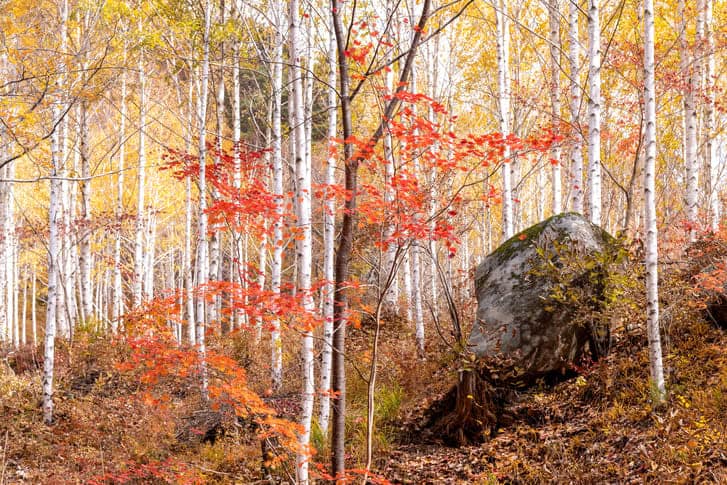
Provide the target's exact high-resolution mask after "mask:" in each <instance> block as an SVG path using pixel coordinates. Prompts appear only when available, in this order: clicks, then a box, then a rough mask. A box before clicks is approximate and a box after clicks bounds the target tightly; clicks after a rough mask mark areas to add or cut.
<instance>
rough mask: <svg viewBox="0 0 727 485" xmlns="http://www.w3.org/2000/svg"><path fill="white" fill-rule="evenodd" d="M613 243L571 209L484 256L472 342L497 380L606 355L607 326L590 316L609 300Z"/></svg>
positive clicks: (527, 377) (523, 380) (528, 379)
mask: <svg viewBox="0 0 727 485" xmlns="http://www.w3.org/2000/svg"><path fill="white" fill-rule="evenodd" d="M615 246H616V245H615V240H614V238H613V237H612V236H610V235H609V234H608V233H607V232H605V231H604V230H603V229H601V228H600V227H598V226H596V225H594V224H592V223H590V222H589V221H587V220H586V219H584V218H583V217H582V216H580V215H578V214H573V213H569V214H560V215H557V216H553V217H551V218H550V219H547V220H545V221H543V222H541V223H539V224H537V225H535V226H532V227H530V228H529V229H526V230H524V231H522V232H521V233H519V234H517V235H515V236H514V237H513V238H511V239H509V240H508V241H506V242H505V243H504V244H502V246H500V247H499V248H498V249H497V250H495V251H494V252H493V253H492V254H490V255H489V256H487V258H485V260H484V261H483V262H482V264H480V266H479V267H478V268H477V270H476V272H475V288H476V293H477V302H478V305H477V320H476V322H475V324H474V326H473V328H472V333H471V335H470V337H469V347H470V350H471V351H472V352H473V353H474V354H475V355H476V356H477V357H478V360H479V361H483V362H491V363H492V365H491V366H489V368H490V369H494V370H493V377H494V379H495V380H500V381H506V382H508V383H509V384H530V383H532V382H534V381H535V380H536V379H538V378H541V377H543V376H545V375H548V374H553V373H556V372H558V373H560V372H563V371H565V370H566V369H568V368H569V367H572V365H573V364H577V363H578V362H579V361H580V360H581V359H582V358H583V357H584V356H586V355H589V356H590V357H591V358H593V359H594V360H595V359H597V358H599V357H600V356H601V355H603V354H605V353H606V352H608V349H609V346H610V331H609V327H608V323H607V322H605V323H604V322H601V321H599V319H597V318H595V315H597V314H598V312H599V310H600V307H601V306H602V305H603V304H604V302H605V301H606V300H607V298H606V295H605V294H604V292H605V288H606V283H607V278H608V275H609V271H610V268H609V266H610V264H611V262H613V260H614V257H612V255H613V254H614V252H613V248H614V247H615ZM584 310H585V311H584ZM590 317H594V318H590ZM584 320H585V321H584Z"/></svg>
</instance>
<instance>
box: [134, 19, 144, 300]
mask: <svg viewBox="0 0 727 485" xmlns="http://www.w3.org/2000/svg"><path fill="white" fill-rule="evenodd" d="M140 27H141V25H140ZM145 125H146V67H145V65H144V47H143V46H142V48H141V52H140V53H139V153H138V156H139V164H138V166H137V188H136V190H137V192H136V223H135V226H134V281H133V287H132V288H133V290H132V294H133V299H134V307H138V306H139V305H141V302H142V300H143V295H144V293H143V291H144V274H145V273H144V271H145V268H144V260H145V257H144V213H145V207H144V191H145V176H146V133H145V130H146V126H145Z"/></svg>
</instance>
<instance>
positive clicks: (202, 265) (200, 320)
mask: <svg viewBox="0 0 727 485" xmlns="http://www.w3.org/2000/svg"><path fill="white" fill-rule="evenodd" d="M211 15H212V6H211V2H210V0H205V2H204V40H203V58H202V75H201V79H200V88H199V97H198V106H197V108H198V109H197V123H198V126H197V127H198V129H199V145H198V151H199V214H198V216H197V221H198V226H197V233H198V234H197V238H198V239H197V286H198V287H199V288H200V290H199V295H198V296H197V308H196V311H195V315H196V317H197V325H196V329H195V330H196V334H197V335H196V344H197V353H198V356H199V361H200V387H201V390H202V396H203V398H204V399H207V363H206V358H207V348H206V346H205V327H206V325H205V293H206V285H207V276H208V275H209V265H208V263H209V261H208V258H207V249H208V247H207V244H208V243H207V213H206V210H207V146H206V144H205V138H206V136H205V135H206V121H207V91H208V82H209V71H210V23H211Z"/></svg>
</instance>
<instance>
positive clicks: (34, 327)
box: [30, 267, 38, 348]
mask: <svg viewBox="0 0 727 485" xmlns="http://www.w3.org/2000/svg"><path fill="white" fill-rule="evenodd" d="M35 281H36V274H35V267H34V268H33V280H32V283H31V291H30V296H31V300H30V324H31V328H32V331H33V348H35V347H37V345H38V322H37V318H36V312H35V299H36V295H35Z"/></svg>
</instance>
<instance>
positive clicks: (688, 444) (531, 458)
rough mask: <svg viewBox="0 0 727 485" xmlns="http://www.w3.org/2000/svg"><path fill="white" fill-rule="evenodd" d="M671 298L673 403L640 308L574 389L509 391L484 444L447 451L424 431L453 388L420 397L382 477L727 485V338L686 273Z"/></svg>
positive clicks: (665, 302)
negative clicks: (652, 363)
mask: <svg viewBox="0 0 727 485" xmlns="http://www.w3.org/2000/svg"><path fill="white" fill-rule="evenodd" d="M661 294H662V325H663V331H664V342H663V345H664V356H665V357H664V362H665V370H666V373H667V378H668V383H669V401H668V404H667V405H666V406H664V407H662V408H655V407H654V406H653V404H652V391H651V389H650V385H649V362H648V353H647V342H646V337H645V332H644V327H645V322H644V321H643V318H642V315H641V314H642V313H643V312H642V311H641V309H642V308H643V306H642V305H640V304H639V302H638V301H635V302H634V304H632V305H624V306H623V307H622V309H621V311H620V315H616V316H617V317H619V318H616V319H615V324H616V325H615V327H616V328H615V329H614V347H613V349H612V353H611V354H610V355H609V356H608V357H606V358H604V359H602V360H600V361H599V362H598V363H595V364H592V365H590V366H588V367H586V368H582V369H578V370H579V371H580V375H578V376H577V377H572V378H570V379H568V380H566V381H564V382H561V383H558V384H555V385H548V384H546V383H543V384H542V385H539V386H535V387H533V388H531V389H528V390H526V391H514V392H512V393H510V395H509V396H508V397H507V399H506V402H503V403H502V404H501V411H500V412H501V414H500V416H498V426H499V428H498V429H497V430H495V432H494V436H493V437H492V439H491V440H489V441H486V442H485V443H483V444H481V445H473V446H464V447H460V448H451V447H447V446H442V445H443V443H442V441H441V440H438V439H437V434H436V433H435V434H432V433H428V434H427V433H426V432H425V433H422V430H421V429H419V428H421V423H423V422H424V421H425V417H426V410H427V409H429V408H430V406H431V403H432V402H436V401H437V399H439V398H441V397H442V396H443V395H444V392H445V391H444V390H441V389H440V394H439V395H438V396H435V397H432V395H431V390H430V391H429V392H427V394H426V395H424V396H421V398H420V400H419V401H418V402H417V401H416V399H413V400H412V402H416V404H413V405H412V406H411V407H409V409H408V410H406V412H405V414H408V417H407V420H406V421H407V422H406V423H405V424H404V429H405V431H403V432H402V436H403V437H404V439H403V440H402V442H401V444H400V445H399V446H397V447H396V448H395V449H392V451H391V452H390V453H389V454H388V459H387V460H385V461H384V462H383V463H382V465H381V467H380V469H379V471H380V473H381V474H383V475H384V476H386V477H388V478H389V479H390V480H392V481H393V482H395V483H417V484H419V483H437V484H439V483H522V484H525V483H727V334H725V332H724V331H723V330H720V329H718V328H716V327H715V326H714V325H711V324H710V323H708V322H707V321H705V320H704V318H703V310H702V309H701V306H702V305H700V304H698V303H697V302H695V301H691V299H692V298H693V294H694V292H693V290H692V288H691V287H690V282H689V281H687V282H685V281H684V279H683V275H682V274H679V273H676V272H674V273H673V274H666V275H665V276H664V277H663V282H662V293H661ZM452 382H454V381H453V380H450V381H449V383H450V385H451V383H452ZM424 431H426V430H424ZM407 433H409V434H407Z"/></svg>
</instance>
